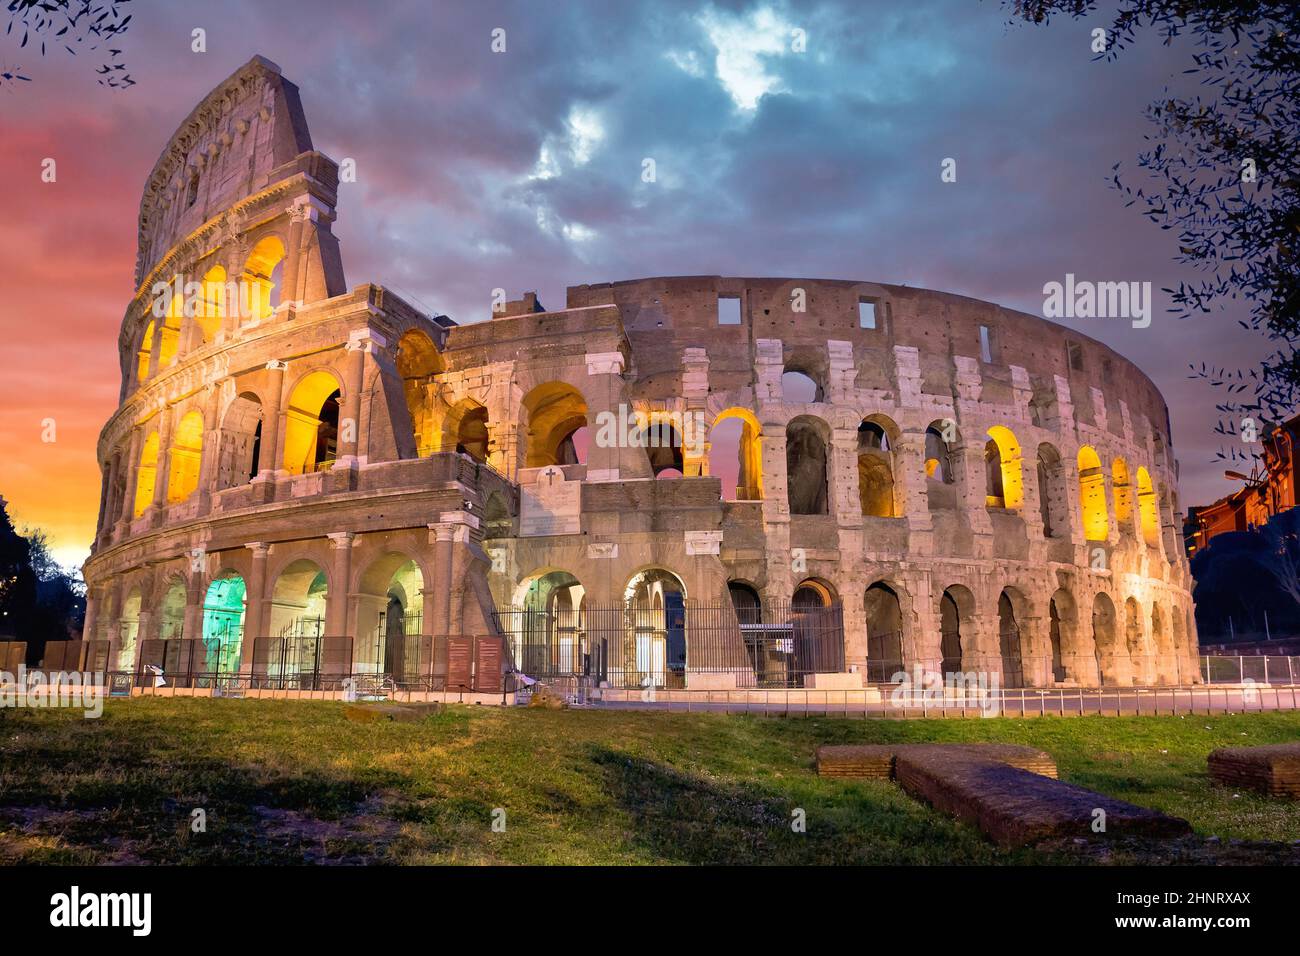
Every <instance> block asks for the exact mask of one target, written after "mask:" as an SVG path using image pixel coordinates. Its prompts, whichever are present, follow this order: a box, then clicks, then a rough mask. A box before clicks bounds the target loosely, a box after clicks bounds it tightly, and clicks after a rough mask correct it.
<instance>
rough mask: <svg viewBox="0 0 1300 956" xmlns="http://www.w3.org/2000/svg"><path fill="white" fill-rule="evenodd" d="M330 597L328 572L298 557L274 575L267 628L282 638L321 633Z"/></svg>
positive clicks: (319, 635)
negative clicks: (326, 603) (326, 573)
mask: <svg viewBox="0 0 1300 956" xmlns="http://www.w3.org/2000/svg"><path fill="white" fill-rule="evenodd" d="M328 597H329V583H328V580H327V579H326V577H325V572H324V571H322V570H321V569H320V567H319V566H318V565H317V564H316V563H315V562H314V561H310V560H308V559H307V558H299V559H298V560H297V561H294V562H293V563H291V564H290V565H289V566H288V567H286V568H285V569H284V570H283V571H281V572H280V574H279V576H278V577H276V579H275V587H274V588H273V589H272V591H271V620H270V623H269V625H268V627H267V630H268V632H269V633H270V634H271V635H272V636H274V637H283V638H307V639H314V638H319V637H321V636H322V635H323V634H324V633H325V602H326V599H327V598H328Z"/></svg>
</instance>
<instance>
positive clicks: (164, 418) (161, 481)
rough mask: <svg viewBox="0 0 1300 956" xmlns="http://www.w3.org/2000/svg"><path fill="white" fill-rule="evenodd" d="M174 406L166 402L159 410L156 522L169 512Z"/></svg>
mask: <svg viewBox="0 0 1300 956" xmlns="http://www.w3.org/2000/svg"><path fill="white" fill-rule="evenodd" d="M172 418H173V415H172V407H171V406H170V405H168V404H166V403H165V402H164V403H163V406H162V408H161V409H159V411H158V464H157V465H156V466H155V467H154V483H153V506H154V508H155V509H156V510H157V515H156V516H155V518H154V521H155V523H161V522H162V520H163V519H164V518H165V517H166V513H167V482H168V480H169V478H170V477H171V463H172Z"/></svg>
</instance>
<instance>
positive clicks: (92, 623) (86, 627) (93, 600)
mask: <svg viewBox="0 0 1300 956" xmlns="http://www.w3.org/2000/svg"><path fill="white" fill-rule="evenodd" d="M99 603H100V597H99V595H98V593H97V589H96V588H92V587H87V588H86V616H85V617H84V618H83V619H82V622H81V639H82V640H83V641H93V640H94V639H95V628H96V627H98V626H99Z"/></svg>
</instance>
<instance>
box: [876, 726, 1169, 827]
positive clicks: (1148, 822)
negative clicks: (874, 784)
mask: <svg viewBox="0 0 1300 956" xmlns="http://www.w3.org/2000/svg"><path fill="white" fill-rule="evenodd" d="M894 776H895V779H896V780H897V781H898V783H899V785H900V786H901V787H902V788H903V790H904V791H905V792H907V793H908V794H910V795H911V796H913V797H916V798H917V799H918V800H924V801H925V802H926V803H928V804H930V805H931V806H932V807H934V808H935V809H936V810H940V811H943V812H944V813H948V814H951V815H952V816H955V817H957V818H958V819H960V820H965V821H966V822H968V823H973V824H974V825H975V826H977V827H979V829H980V830H981V831H982V832H983V833H984V834H985V835H986V836H988V837H989V838H990V839H992V840H993V841H994V842H995V843H998V844H999V845H1001V846H1024V845H1028V844H1032V843H1037V842H1039V841H1040V840H1048V839H1066V838H1076V837H1085V838H1093V837H1144V838H1151V837H1157V838H1163V837H1176V836H1184V835H1186V834H1188V833H1190V832H1191V826H1190V825H1189V824H1188V822H1187V821H1186V820H1182V819H1179V818H1177V817H1170V816H1166V815H1165V814H1163V813H1160V812H1158V811H1156V810H1148V809H1146V808H1145V807H1138V806H1134V805H1133V804H1131V803H1125V802H1124V801H1122V800H1115V799H1113V798H1111V797H1106V796H1103V795H1102V794H1099V793H1096V792H1094V791H1092V790H1088V789H1087V788H1085V787H1079V786H1076V785H1074V784H1070V783H1063V782H1061V781H1060V780H1053V779H1051V778H1049V777H1045V776H1041V775H1039V774H1036V773H1032V772H1030V771H1028V770H1023V769H1021V768H1019V767H1013V766H1010V765H1008V764H1007V763H1005V762H1002V761H998V760H992V759H989V758H987V757H983V756H980V755H979V754H978V753H977V752H973V751H967V752H964V753H963V752H961V751H958V750H955V749H953V748H946V747H932V748H931V747H921V746H917V747H910V748H907V749H906V750H904V751H901V752H900V753H899V754H898V755H897V757H896V758H895V763H894ZM1099 810H1100V811H1104V814H1105V815H1104V818H1102V819H1104V821H1105V829H1104V830H1100V831H1099V830H1097V829H1094V821H1096V820H1098V819H1099V815H1098V813H1097V811H1099Z"/></svg>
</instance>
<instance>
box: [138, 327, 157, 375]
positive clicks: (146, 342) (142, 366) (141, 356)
mask: <svg viewBox="0 0 1300 956" xmlns="http://www.w3.org/2000/svg"><path fill="white" fill-rule="evenodd" d="M153 336H154V324H153V321H152V320H151V321H150V322H149V324H148V325H146V326H145V327H144V337H143V338H142V339H141V341H140V347H139V348H138V349H136V353H135V354H136V365H135V381H136V384H137V385H139V384H141V383H143V382H144V381H146V380H147V379H148V378H149V358H150V356H151V355H152V354H153Z"/></svg>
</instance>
